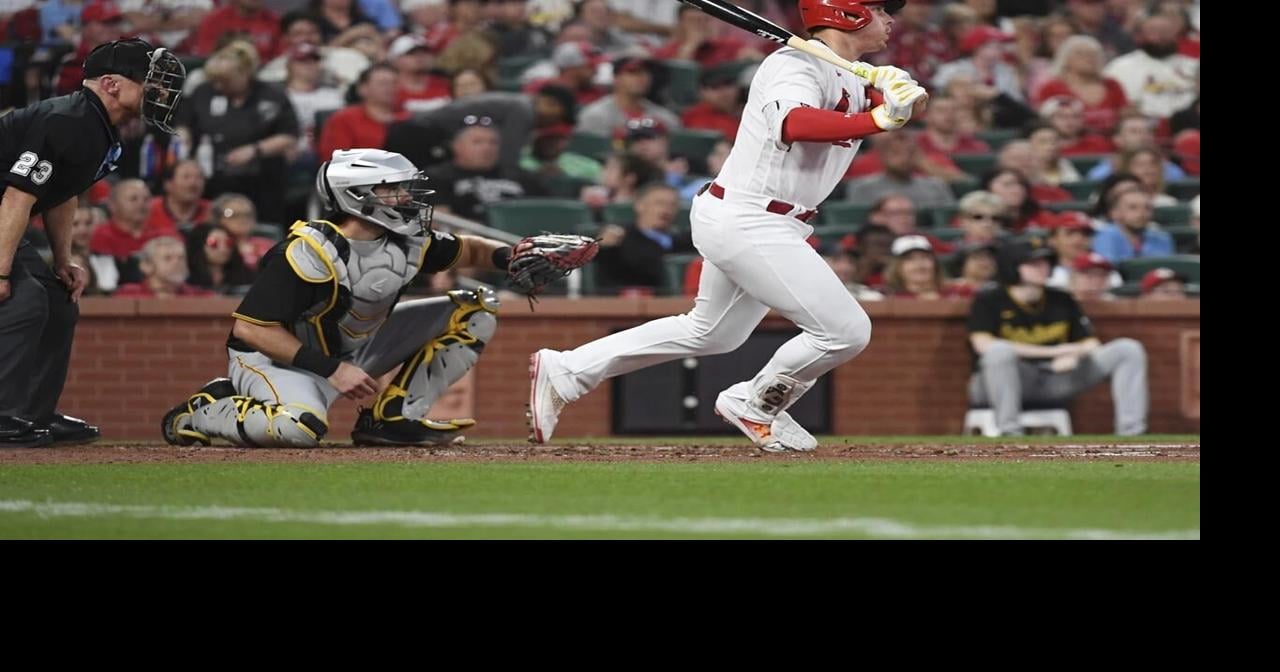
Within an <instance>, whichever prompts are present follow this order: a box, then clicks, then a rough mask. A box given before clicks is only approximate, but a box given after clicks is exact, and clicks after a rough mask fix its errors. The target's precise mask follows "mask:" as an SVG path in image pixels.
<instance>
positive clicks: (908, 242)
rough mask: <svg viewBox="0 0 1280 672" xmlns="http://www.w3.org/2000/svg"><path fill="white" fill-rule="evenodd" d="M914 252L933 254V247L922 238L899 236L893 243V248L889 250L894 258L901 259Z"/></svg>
mask: <svg viewBox="0 0 1280 672" xmlns="http://www.w3.org/2000/svg"><path fill="white" fill-rule="evenodd" d="M916 250H920V251H922V252H928V253H929V254H933V245H931V244H929V239H928V238H925V237H924V236H900V237H899V238H898V239H897V240H895V241H893V247H891V248H889V251H890V252H891V253H892V254H893V256H895V257H901V256H903V255H904V254H907V253H908V252H915V251H916Z"/></svg>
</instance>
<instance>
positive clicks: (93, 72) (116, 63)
mask: <svg viewBox="0 0 1280 672" xmlns="http://www.w3.org/2000/svg"><path fill="white" fill-rule="evenodd" d="M85 11H88V9H87V8H86V10H85ZM153 49H154V47H152V46H151V45H150V44H148V43H147V42H145V41H143V40H140V39H137V38H133V39H127V40H116V41H114V42H107V43H105V44H101V45H98V46H97V47H95V48H94V50H93V51H91V52H89V55H88V56H86V57H85V59H84V77H85V79H93V78H95V77H101V76H102V75H122V76H124V77H128V78H129V79H131V80H133V81H135V82H138V83H142V82H143V81H144V80H146V78H147V72H148V71H149V70H150V69H151V52H152V50H153Z"/></svg>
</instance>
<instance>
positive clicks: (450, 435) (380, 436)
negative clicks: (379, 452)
mask: <svg viewBox="0 0 1280 672" xmlns="http://www.w3.org/2000/svg"><path fill="white" fill-rule="evenodd" d="M475 424H476V421H475V420H470V419H467V420H449V421H448V422H440V421H436V420H425V419H424V420H409V419H407V418H401V419H399V420H376V419H374V417H373V409H369V408H361V409H360V416H359V417H357V418H356V426H355V428H354V429H352V430H351V441H352V442H353V443H355V445H357V446H448V445H452V444H455V443H462V440H463V439H464V438H466V437H464V436H462V430H464V429H466V428H468V427H471V426H472V425H475Z"/></svg>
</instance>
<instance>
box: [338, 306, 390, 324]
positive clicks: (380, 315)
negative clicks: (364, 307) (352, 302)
mask: <svg viewBox="0 0 1280 672" xmlns="http://www.w3.org/2000/svg"><path fill="white" fill-rule="evenodd" d="M347 312H348V313H350V314H351V317H354V318H356V319H357V320H360V321H361V322H369V321H371V320H380V319H382V318H383V317H385V316H386V314H387V311H386V310H383V311H382V312H380V313H378V314H377V315H370V316H368V317H365V316H364V315H361V314H360V313H357V312H356V311H355V309H354V308H352V309H351V310H348V311H347Z"/></svg>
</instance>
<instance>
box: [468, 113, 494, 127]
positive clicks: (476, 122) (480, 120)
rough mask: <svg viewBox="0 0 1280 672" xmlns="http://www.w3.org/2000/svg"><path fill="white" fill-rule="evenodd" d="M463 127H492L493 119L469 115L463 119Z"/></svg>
mask: <svg viewBox="0 0 1280 672" xmlns="http://www.w3.org/2000/svg"><path fill="white" fill-rule="evenodd" d="M462 125H463V126H492V125H493V117H478V116H476V115H474V114H468V115H467V116H465V117H463V118H462Z"/></svg>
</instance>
